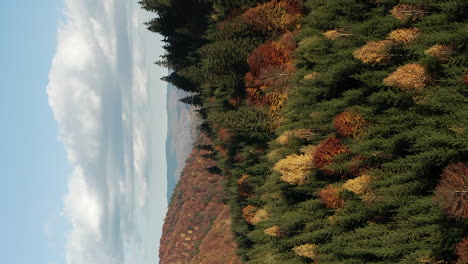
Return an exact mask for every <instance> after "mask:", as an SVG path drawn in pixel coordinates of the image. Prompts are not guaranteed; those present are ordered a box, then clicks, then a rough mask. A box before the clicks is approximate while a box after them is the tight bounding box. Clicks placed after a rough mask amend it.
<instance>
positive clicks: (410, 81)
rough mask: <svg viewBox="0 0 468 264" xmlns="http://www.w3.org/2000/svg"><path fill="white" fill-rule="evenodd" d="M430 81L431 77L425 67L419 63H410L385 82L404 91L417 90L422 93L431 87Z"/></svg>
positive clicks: (397, 70)
mask: <svg viewBox="0 0 468 264" xmlns="http://www.w3.org/2000/svg"><path fill="white" fill-rule="evenodd" d="M430 80H431V78H430V75H429V73H428V72H427V70H426V68H425V67H424V66H422V65H421V64H418V63H409V64H405V65H403V66H401V67H399V68H398V69H396V71H394V72H393V73H391V74H390V75H389V76H388V77H387V78H385V79H384V80H383V82H384V84H386V85H388V86H394V87H397V88H400V89H401V90H403V91H409V90H415V91H417V92H421V91H422V89H424V88H425V87H426V86H427V85H429V82H430Z"/></svg>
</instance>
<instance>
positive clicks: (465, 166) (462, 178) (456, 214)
mask: <svg viewBox="0 0 468 264" xmlns="http://www.w3.org/2000/svg"><path fill="white" fill-rule="evenodd" d="M441 176H442V177H441V179H440V180H439V183H438V184H437V187H436V189H435V200H436V201H437V203H438V204H439V205H440V206H441V207H442V209H443V210H444V211H445V212H446V213H447V215H448V217H449V218H463V219H466V218H468V162H459V163H452V164H450V165H448V166H447V167H446V168H445V169H444V170H443V171H442V175H441Z"/></svg>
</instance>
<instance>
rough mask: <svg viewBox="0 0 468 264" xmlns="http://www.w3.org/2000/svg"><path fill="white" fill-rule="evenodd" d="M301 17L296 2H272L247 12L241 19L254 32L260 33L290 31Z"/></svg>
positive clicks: (273, 0)
mask: <svg viewBox="0 0 468 264" xmlns="http://www.w3.org/2000/svg"><path fill="white" fill-rule="evenodd" d="M300 17H301V6H300V4H299V3H298V1H296V0H272V1H270V2H266V3H264V4H261V5H258V6H257V7H254V8H251V9H249V10H247V11H246V12H245V13H244V14H243V15H242V18H243V20H244V22H245V23H247V24H248V25H250V26H251V27H252V28H253V29H254V30H257V31H261V32H264V33H266V32H272V31H273V32H280V33H284V32H287V31H292V30H294V29H295V28H296V26H297V23H298V21H299V18H300Z"/></svg>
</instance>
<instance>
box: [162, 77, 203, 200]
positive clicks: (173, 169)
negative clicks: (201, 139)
mask: <svg viewBox="0 0 468 264" xmlns="http://www.w3.org/2000/svg"><path fill="white" fill-rule="evenodd" d="M185 96H187V93H186V92H184V91H182V90H179V89H177V87H175V86H173V85H172V84H168V89H167V114H168V129H167V139H166V157H167V200H168V201H169V200H170V198H171V196H172V192H173V191H174V188H175V186H176V184H177V182H178V180H179V178H180V174H181V172H182V168H183V167H184V164H185V160H186V159H187V157H188V155H189V154H190V152H191V151H192V144H193V138H194V137H195V129H194V126H195V125H196V121H195V118H196V117H195V114H194V111H193V109H191V107H190V106H189V105H186V104H184V103H181V102H179V99H180V98H183V97H185Z"/></svg>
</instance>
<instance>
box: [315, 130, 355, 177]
mask: <svg viewBox="0 0 468 264" xmlns="http://www.w3.org/2000/svg"><path fill="white" fill-rule="evenodd" d="M346 152H348V150H347V149H346V147H345V146H344V145H343V144H342V143H341V140H339V139H338V138H336V137H329V138H327V139H325V140H324V141H322V142H321V143H320V144H319V145H318V146H317V148H316V149H315V151H314V158H313V160H312V161H313V163H314V166H315V167H316V168H317V169H319V170H321V171H322V172H323V173H325V174H328V175H332V174H334V171H332V170H330V169H328V168H327V166H328V165H330V164H331V163H332V162H333V158H334V157H335V156H336V155H338V154H341V153H346Z"/></svg>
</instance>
